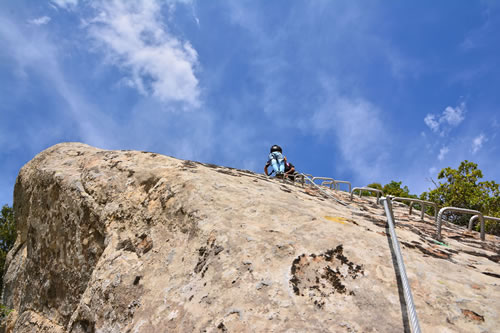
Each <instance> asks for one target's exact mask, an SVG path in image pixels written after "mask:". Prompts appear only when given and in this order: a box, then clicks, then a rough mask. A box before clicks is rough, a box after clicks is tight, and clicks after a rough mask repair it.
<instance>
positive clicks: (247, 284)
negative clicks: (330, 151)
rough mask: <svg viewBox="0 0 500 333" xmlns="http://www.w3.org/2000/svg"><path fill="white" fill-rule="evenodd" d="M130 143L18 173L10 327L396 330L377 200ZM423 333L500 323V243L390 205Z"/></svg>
mask: <svg viewBox="0 0 500 333" xmlns="http://www.w3.org/2000/svg"><path fill="white" fill-rule="evenodd" d="M325 190H326V191H329V193H330V194H331V195H333V196H334V197H335V198H337V199H338V200H341V201H343V202H345V203H347V205H342V204H340V203H338V202H336V201H334V200H332V199H330V198H328V197H326V196H324V195H323V194H322V193H321V192H319V191H318V190H316V189H315V188H312V187H307V186H301V185H298V184H292V183H288V182H286V181H283V180H274V179H269V178H267V177H265V176H263V175H261V174H255V173H252V172H250V171H246V170H237V169H232V168H227V167H220V166H216V165H212V164H203V163H197V162H192V161H183V160H178V159H175V158H171V157H167V156H163V155H158V154H155V153H149V152H139V151H106V150H100V149H96V148H93V147H90V146H87V145H84V144H79V143H64V144H58V145H56V146H53V147H51V148H49V149H47V150H45V151H43V152H42V153H40V154H39V155H37V156H36V157H35V158H34V159H33V160H32V161H30V162H29V163H27V164H26V165H25V166H24V167H23V168H22V169H21V171H20V173H19V176H18V178H17V182H16V186H15V191H14V210H15V214H16V218H17V223H18V227H19V234H18V238H17V241H16V244H15V246H14V248H13V249H12V250H11V251H10V252H9V254H8V258H7V266H6V273H5V276H4V283H5V289H4V293H3V295H2V298H3V303H4V304H6V305H7V306H8V307H9V308H12V309H13V311H12V312H11V313H10V314H9V316H8V318H7V319H6V320H5V321H4V322H3V323H2V330H3V331H6V332H75V333H81V332H82V333H83V332H404V331H408V329H409V324H408V319H407V316H406V307H405V304H404V297H403V295H402V291H401V290H402V289H401V284H400V282H399V280H398V276H397V273H396V272H397V268H396V267H395V266H394V254H393V252H392V250H391V241H390V238H389V235H388V234H389V233H388V230H387V229H386V217H385V214H384V212H383V209H382V207H381V206H379V205H377V204H376V203H375V199H374V198H358V197H355V198H354V200H353V201H352V202H351V201H350V200H349V195H348V194H347V193H345V192H337V191H331V190H329V189H325ZM394 214H395V218H396V232H397V235H398V238H399V240H400V243H401V246H402V252H403V257H404V260H405V265H406V269H407V275H408V278H409V281H410V285H411V288H412V292H413V298H414V301H415V304H416V310H417V314H418V316H419V320H420V326H421V328H422V331H424V332H495V331H497V330H498V327H500V268H499V267H500V266H499V258H500V240H499V238H498V237H494V236H490V235H487V239H486V241H485V242H481V241H480V239H479V235H478V233H476V232H468V231H466V230H465V229H463V228H460V227H457V226H453V225H449V226H447V225H445V226H443V229H442V235H443V240H442V242H437V241H436V240H435V226H434V224H433V221H434V219H433V218H432V217H429V216H426V217H425V221H423V222H422V221H420V218H419V216H418V215H417V212H415V214H414V215H411V216H409V215H408V208H407V207H406V206H404V205H403V204H400V203H395V204H394Z"/></svg>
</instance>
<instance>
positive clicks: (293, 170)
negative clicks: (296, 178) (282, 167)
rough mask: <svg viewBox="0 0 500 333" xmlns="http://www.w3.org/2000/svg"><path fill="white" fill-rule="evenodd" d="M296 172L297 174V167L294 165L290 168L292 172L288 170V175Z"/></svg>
mask: <svg viewBox="0 0 500 333" xmlns="http://www.w3.org/2000/svg"><path fill="white" fill-rule="evenodd" d="M294 172H295V167H294V166H293V165H292V166H291V167H290V170H288V171H287V172H286V173H291V174H292V173H294Z"/></svg>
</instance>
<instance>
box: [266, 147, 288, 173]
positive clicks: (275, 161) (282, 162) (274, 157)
mask: <svg viewBox="0 0 500 333" xmlns="http://www.w3.org/2000/svg"><path fill="white" fill-rule="evenodd" d="M269 166H272V167H273V171H271V173H269V171H268V168H269ZM273 172H275V173H276V177H278V178H283V177H287V178H289V179H292V180H293V178H292V177H293V174H294V173H295V166H294V165H293V164H292V163H290V162H288V161H287V159H286V157H284V156H283V151H282V149H281V147H280V146H278V145H274V146H272V147H271V152H270V154H269V160H268V161H267V163H266V165H265V166H264V173H265V174H266V176H270V175H272V174H273Z"/></svg>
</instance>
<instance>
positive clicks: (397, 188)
mask: <svg viewBox="0 0 500 333" xmlns="http://www.w3.org/2000/svg"><path fill="white" fill-rule="evenodd" d="M402 184H403V182H396V181H394V180H391V182H390V183H388V184H385V185H384V187H383V188H382V190H383V191H384V194H385V195H393V196H395V197H403V198H410V197H412V196H411V195H410V189H409V188H408V186H406V185H405V186H403V187H401V185H402Z"/></svg>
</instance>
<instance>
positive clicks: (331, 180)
mask: <svg viewBox="0 0 500 333" xmlns="http://www.w3.org/2000/svg"><path fill="white" fill-rule="evenodd" d="M311 179H312V182H313V183H314V181H316V180H323V182H322V183H321V185H323V183H324V181H327V182H335V179H333V178H330V177H312V178H311ZM315 184H316V183H315Z"/></svg>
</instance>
